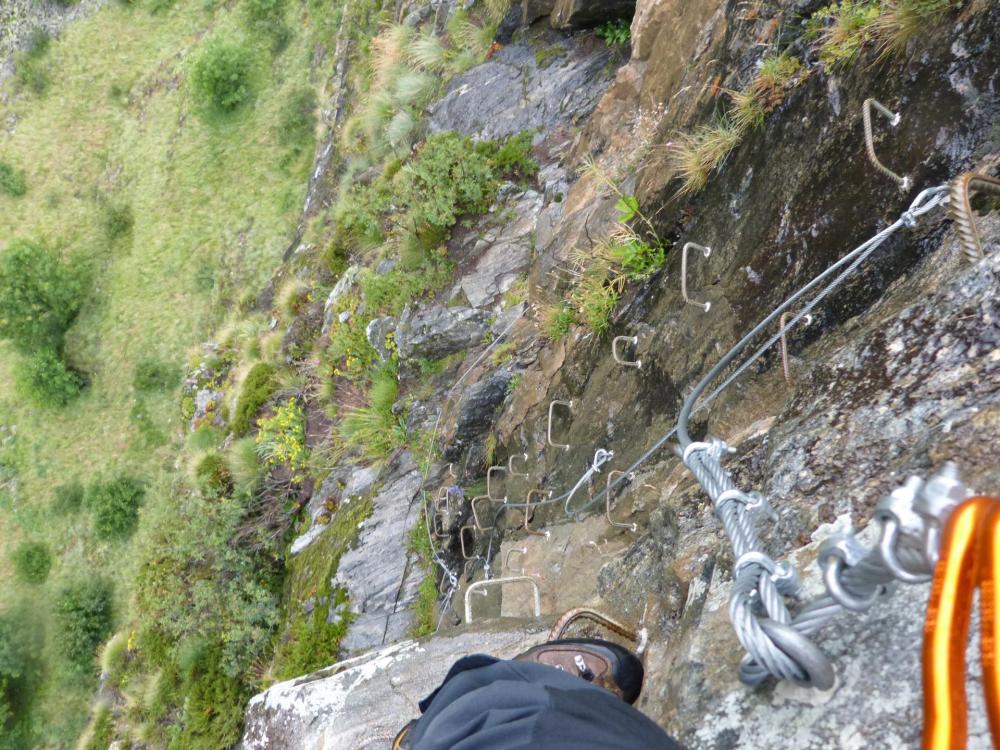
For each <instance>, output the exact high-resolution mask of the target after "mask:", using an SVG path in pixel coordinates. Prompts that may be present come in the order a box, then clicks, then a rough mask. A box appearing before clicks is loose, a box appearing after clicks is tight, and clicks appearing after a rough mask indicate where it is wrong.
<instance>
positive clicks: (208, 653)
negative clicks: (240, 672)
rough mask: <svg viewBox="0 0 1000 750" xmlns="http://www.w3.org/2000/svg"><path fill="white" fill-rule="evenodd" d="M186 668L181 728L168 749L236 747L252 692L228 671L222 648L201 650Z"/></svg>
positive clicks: (215, 749)
mask: <svg viewBox="0 0 1000 750" xmlns="http://www.w3.org/2000/svg"><path fill="white" fill-rule="evenodd" d="M185 667H186V668H185V669H184V670H183V671H184V680H183V693H184V702H183V706H184V711H183V715H182V716H181V722H180V731H179V732H177V734H176V735H175V736H174V737H172V738H171V741H170V744H169V745H168V746H167V747H168V750H218V748H226V747H232V746H233V745H234V744H235V743H236V742H237V741H238V740H239V739H240V736H241V734H242V730H243V709H244V704H245V702H246V700H247V698H249V697H250V691H248V690H247V688H246V686H245V685H244V684H243V682H242V681H241V680H239V679H238V678H234V677H231V676H230V675H228V674H226V672H225V670H224V669H223V667H222V656H221V650H220V649H219V648H218V647H211V648H204V647H203V648H201V649H199V650H198V651H197V652H196V653H195V655H194V656H193V657H192V658H191V659H189V660H188V663H187V664H185Z"/></svg>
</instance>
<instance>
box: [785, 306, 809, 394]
mask: <svg viewBox="0 0 1000 750" xmlns="http://www.w3.org/2000/svg"><path fill="white" fill-rule="evenodd" d="M812 321H813V316H812V315H806V316H805V317H804V318H802V324H803V325H809V324H810V323H812ZM787 322H788V310H785V312H783V313H781V317H780V318H779V319H778V325H779V326H781V368H782V370H783V371H784V373H785V382H786V383H788V384H789V385H791V384H792V373H791V369H790V368H789V366H788V341H787V337H786V336H785V333H786V331H787V329H786V328H785V325H786V324H787Z"/></svg>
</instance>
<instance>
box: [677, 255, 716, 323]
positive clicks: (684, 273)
mask: <svg viewBox="0 0 1000 750" xmlns="http://www.w3.org/2000/svg"><path fill="white" fill-rule="evenodd" d="M691 248H694V249H695V250H700V251H701V252H702V254H703V255H704V256H705V257H706V258H707V257H708V256H709V255H711V254H712V248H710V247H706V246H705V245H699V244H698V243H697V242H685V243H684V248H683V249H682V250H681V296H682V297H684V301H685V302H687V303H688V304H689V305H697V306H698V307H700V308H701V309H702V310H704V311H705V312H708V311H709V310H710V309H712V303H711V302H696V301H695V300H693V299H691V298H690V297H688V282H687V278H688V250H690V249H691Z"/></svg>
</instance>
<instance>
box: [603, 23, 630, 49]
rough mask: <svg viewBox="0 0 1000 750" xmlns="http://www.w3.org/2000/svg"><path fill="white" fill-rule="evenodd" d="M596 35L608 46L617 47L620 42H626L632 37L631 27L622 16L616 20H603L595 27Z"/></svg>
mask: <svg viewBox="0 0 1000 750" xmlns="http://www.w3.org/2000/svg"><path fill="white" fill-rule="evenodd" d="M597 36H599V37H600V38H601V39H603V40H604V43H605V44H606V45H608V46H609V47H617V46H618V45H620V44H627V43H628V41H629V39H631V38H632V29H631V28H629V22H628V21H626V20H625V19H624V18H619V19H618V20H617V21H605V22H604V23H603V24H601V25H600V26H598V27H597Z"/></svg>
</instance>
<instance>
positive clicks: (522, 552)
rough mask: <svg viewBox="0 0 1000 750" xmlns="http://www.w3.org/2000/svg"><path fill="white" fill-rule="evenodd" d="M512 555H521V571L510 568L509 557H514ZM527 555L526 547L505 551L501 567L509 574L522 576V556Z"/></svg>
mask: <svg viewBox="0 0 1000 750" xmlns="http://www.w3.org/2000/svg"><path fill="white" fill-rule="evenodd" d="M514 554H518V555H521V569H520V570H514V569H513V568H511V566H510V556H511V555H514ZM527 554H528V548H527V547H514V548H513V549H509V550H507V554H506V555H504V558H503V566H504V567H505V568H506V569H507V570H509V571H510V572H511V573H515V574H517V575H523V574H524V556H525V555H527Z"/></svg>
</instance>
